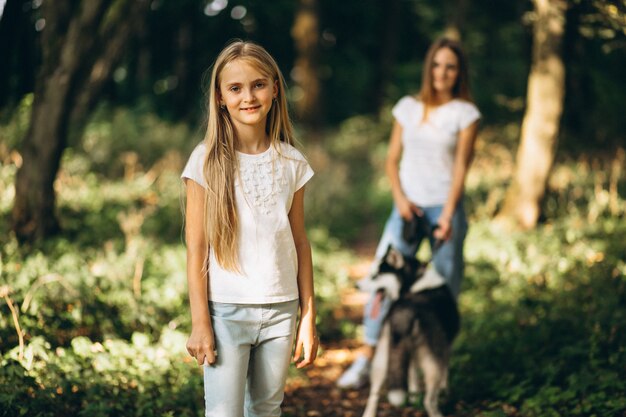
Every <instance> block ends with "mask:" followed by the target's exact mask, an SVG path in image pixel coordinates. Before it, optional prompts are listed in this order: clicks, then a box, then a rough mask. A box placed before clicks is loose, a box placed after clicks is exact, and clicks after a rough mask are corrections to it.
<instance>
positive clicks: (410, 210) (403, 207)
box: [395, 197, 422, 221]
mask: <svg viewBox="0 0 626 417" xmlns="http://www.w3.org/2000/svg"><path fill="white" fill-rule="evenodd" d="M395 203H396V208H397V209H398V212H399V213H400V216H402V218H403V219H404V220H407V221H410V220H411V219H412V218H413V214H414V213H415V214H417V215H418V216H421V215H422V210H420V208H419V207H417V206H416V205H415V204H413V203H411V202H410V201H409V199H408V198H406V197H399V198H397V199H396V202H395Z"/></svg>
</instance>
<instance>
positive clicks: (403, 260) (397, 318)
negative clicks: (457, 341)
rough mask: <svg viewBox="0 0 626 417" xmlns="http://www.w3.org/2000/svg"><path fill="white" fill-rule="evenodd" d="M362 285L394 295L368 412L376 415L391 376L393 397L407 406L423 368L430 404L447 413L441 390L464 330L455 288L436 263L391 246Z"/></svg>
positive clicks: (435, 412)
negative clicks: (441, 403) (430, 264)
mask: <svg viewBox="0 0 626 417" xmlns="http://www.w3.org/2000/svg"><path fill="white" fill-rule="evenodd" d="M424 281H428V282H424ZM358 285H359V288H361V289H362V290H364V291H372V290H375V291H385V293H386V295H387V296H389V297H391V299H392V300H393V303H392V306H391V308H390V310H389V313H388V315H387V317H386V318H385V322H384V325H383V329H382V333H381V336H380V339H379V342H378V345H377V347H376V352H375V354H374V358H373V360H372V368H371V373H370V393H369V397H368V399H367V405H366V408H365V412H364V413H363V417H375V416H376V409H377V407H378V401H379V398H380V390H381V388H382V386H383V384H384V383H385V380H387V388H388V394H387V397H388V400H389V402H390V403H391V404H392V405H394V406H403V405H404V404H405V403H406V401H407V392H411V393H413V392H415V393H417V392H418V391H419V375H418V374H419V373H420V372H421V374H422V376H423V381H424V387H425V395H424V401H423V403H424V408H425V409H426V412H427V413H428V415H429V417H442V414H441V412H440V411H439V406H438V402H439V393H440V391H441V390H442V389H446V388H447V380H448V363H449V359H450V350H451V346H452V341H453V340H454V338H455V337H456V335H457V333H458V331H459V312H458V309H457V305H456V301H455V299H454V297H453V295H452V293H451V292H450V289H449V288H448V286H447V285H446V284H445V283H444V282H443V279H442V278H441V277H440V276H438V274H437V273H436V272H435V271H434V268H432V267H431V268H427V266H426V265H425V264H423V263H421V262H419V261H418V260H416V259H414V258H408V257H405V256H403V255H402V254H401V253H400V252H398V251H397V250H396V249H394V248H392V247H391V246H390V247H389V249H388V250H387V253H386V254H385V256H384V257H383V258H382V259H381V260H380V263H379V264H378V265H377V267H376V268H375V269H374V270H373V271H372V273H371V274H370V275H369V276H368V277H366V278H365V279H363V280H361V281H360V282H359V284H358Z"/></svg>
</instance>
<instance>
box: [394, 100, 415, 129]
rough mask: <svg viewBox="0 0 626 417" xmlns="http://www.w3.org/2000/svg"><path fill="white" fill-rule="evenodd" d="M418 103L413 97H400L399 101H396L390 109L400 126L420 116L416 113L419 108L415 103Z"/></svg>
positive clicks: (404, 125) (406, 124)
mask: <svg viewBox="0 0 626 417" xmlns="http://www.w3.org/2000/svg"><path fill="white" fill-rule="evenodd" d="M418 104H419V102H417V101H416V100H415V99H414V98H413V97H410V96H405V97H402V98H401V99H400V101H398V102H397V103H396V105H395V106H393V108H392V109H391V114H392V115H393V117H394V118H395V119H396V120H397V121H398V123H400V125H401V126H402V127H406V126H408V125H409V124H410V123H411V121H412V120H416V118H421V115H419V114H417V110H419V109H418V108H417V106H416V105H418Z"/></svg>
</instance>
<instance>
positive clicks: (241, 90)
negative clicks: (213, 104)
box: [218, 59, 278, 129]
mask: <svg viewBox="0 0 626 417" xmlns="http://www.w3.org/2000/svg"><path fill="white" fill-rule="evenodd" d="M277 94H278V86H277V84H276V83H275V82H274V81H273V80H271V79H270V78H268V77H267V76H266V75H263V74H262V73H261V72H259V70H257V69H256V68H255V67H253V66H252V65H251V64H249V63H248V62H246V61H245V60H242V59H237V60H234V61H232V62H229V63H228V64H226V65H225V66H224V68H223V69H222V72H221V74H220V85H219V95H218V97H219V100H220V105H225V106H226V110H228V113H229V114H230V118H231V120H232V122H233V124H234V125H235V128H237V129H240V128H245V127H246V126H248V127H258V128H263V129H265V123H266V116H267V114H268V113H269V111H270V109H271V108H272V100H273V99H274V97H276V95H277Z"/></svg>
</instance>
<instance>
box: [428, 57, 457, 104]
mask: <svg viewBox="0 0 626 417" xmlns="http://www.w3.org/2000/svg"><path fill="white" fill-rule="evenodd" d="M431 71H432V85H433V89H434V90H435V91H436V92H437V94H442V95H449V94H452V90H453V88H454V86H455V84H456V82H457V79H458V77H459V59H458V57H457V56H456V54H455V53H454V52H453V51H452V50H451V49H450V48H445V47H444V48H440V49H439V50H438V51H437V52H435V55H434V57H433V63H432V67H431Z"/></svg>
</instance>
